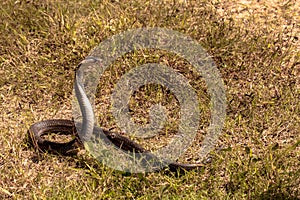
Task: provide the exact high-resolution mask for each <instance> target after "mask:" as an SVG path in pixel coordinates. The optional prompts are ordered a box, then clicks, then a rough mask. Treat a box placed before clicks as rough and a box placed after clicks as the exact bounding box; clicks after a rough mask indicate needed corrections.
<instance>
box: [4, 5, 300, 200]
mask: <svg viewBox="0 0 300 200" xmlns="http://www.w3.org/2000/svg"><path fill="white" fill-rule="evenodd" d="M299 8H300V3H299V1H296V0H288V1H285V2H282V1H279V0H278V1H238V0H231V1H225V0H224V1H223V0H219V1H217V0H215V1H206V0H201V1H184V0H181V1H170V0H165V1H147V0H141V1H108V0H104V1H93V0H87V1H81V0H72V1H60V0H55V1H50V0H44V1H30V0H29V1H12V0H9V1H5V2H4V3H2V6H1V8H0V21H1V23H0V30H1V35H0V85H1V88H0V102H1V105H2V106H1V108H0V112H1V121H0V129H1V134H0V146H1V148H0V172H1V173H0V197H1V199H9V198H11V199H300V187H299V185H300V163H299V160H300V137H299V130H300V103H299V99H300V87H299V86H300V39H299V36H300V35H299V33H300V18H299V16H300V9H299ZM140 27H165V28H169V29H172V30H176V31H179V32H181V33H184V34H187V35H189V36H190V37H192V38H193V39H195V40H196V41H198V42H199V44H200V45H202V47H204V48H205V49H206V50H207V51H208V52H209V54H210V55H211V56H212V58H213V59H214V61H215V63H216V65H217V67H218V69H219V71H220V74H221V76H222V79H223V81H224V85H225V89H226V98H227V110H226V111H227V112H226V114H227V117H226V120H225V124H224V128H223V130H222V136H221V137H220V138H219V141H218V144H217V150H216V151H213V152H211V155H210V156H211V162H209V163H207V164H206V165H205V166H204V168H203V169H202V170H200V171H192V172H188V173H186V174H184V175H181V176H178V175H177V174H176V173H166V171H162V172H156V173H146V174H128V173H122V172H118V171H114V170H113V169H110V168H108V167H106V166H104V165H102V164H101V163H99V162H97V160H95V159H94V158H93V157H92V156H90V155H89V154H88V152H86V151H84V150H82V151H81V152H80V153H79V154H78V155H76V156H69V157H66V156H57V155H52V154H49V153H46V154H43V153H38V152H36V150H35V149H34V148H33V147H31V146H30V145H29V143H28V141H27V135H28V133H27V130H28V128H29V127H30V125H31V124H33V123H34V122H37V121H40V120H43V119H53V118H64V119H71V118H72V102H71V99H72V88H73V80H74V74H75V69H76V65H77V64H78V63H79V62H80V61H82V60H83V59H84V58H85V57H86V56H87V55H88V53H89V52H90V51H91V50H92V49H93V48H94V47H96V46H97V44H99V43H100V42H101V41H103V40H105V39H106V38H108V37H110V36H112V35H114V34H117V33H120V32H122V31H125V30H128V29H132V28H140ZM149 62H158V63H160V64H164V65H166V66H168V67H172V68H173V69H175V70H176V71H178V72H179V73H181V74H182V75H183V76H184V77H186V78H187V79H189V80H190V81H189V83H190V84H191V85H192V86H193V88H195V89H196V91H197V94H198V98H199V101H200V102H201V103H200V104H201V105H199V108H200V110H201V116H202V117H203V118H201V122H200V128H199V130H198V137H196V139H195V141H194V144H193V146H192V147H191V148H190V149H189V150H188V152H187V153H186V154H185V155H184V156H183V157H181V158H180V160H181V161H182V162H192V161H194V160H197V150H199V147H200V146H201V145H200V144H201V141H202V139H203V136H205V134H206V133H207V127H208V124H209V116H210V112H209V108H210V107H209V95H208V94H207V88H206V85H205V83H204V82H203V79H202V77H201V75H199V74H197V73H195V71H193V69H192V66H191V65H190V63H188V62H187V61H186V60H184V59H183V58H180V57H178V56H176V55H173V54H170V53H168V52H164V51H158V50H145V51H139V52H133V53H132V54H128V55H126V56H124V57H122V58H120V59H118V60H117V61H116V62H115V63H114V64H113V66H110V68H109V69H108V70H107V71H106V72H105V74H104V75H103V78H101V80H99V88H98V95H97V98H96V102H97V106H96V108H97V111H98V112H97V115H98V118H99V123H100V124H101V126H103V127H106V128H111V129H112V130H114V131H120V130H119V128H118V127H117V126H116V123H115V121H114V118H113V117H112V114H111V113H110V93H111V92H112V89H113V86H114V84H115V83H116V82H117V81H118V80H119V78H120V77H121V76H122V75H123V74H124V73H126V71H127V70H129V69H132V68H134V67H136V66H138V65H141V64H145V63H149ZM100 93H101V94H100ZM154 103H162V104H163V105H166V107H167V108H168V124H167V126H166V127H165V129H164V133H165V134H160V136H159V137H156V138H153V139H151V140H146V141H145V140H141V141H139V140H138V142H140V143H141V144H143V145H144V146H146V147H147V148H149V149H151V150H154V149H157V148H158V147H160V146H159V145H164V144H166V143H167V142H168V141H169V140H170V137H171V136H172V135H173V133H174V132H176V128H177V127H178V123H177V120H178V116H179V114H178V110H179V107H178V102H177V101H176V98H174V95H173V94H170V93H169V92H168V91H167V90H166V89H165V88H163V87H157V86H155V85H149V86H145V87H143V88H141V89H140V90H139V91H138V92H136V93H135V94H134V96H133V97H132V99H131V101H130V108H131V109H132V114H133V120H134V121H135V122H137V123H140V124H145V123H147V122H148V121H149V117H148V112H149V110H148V109H149V107H150V106H151V105H153V104H154Z"/></svg>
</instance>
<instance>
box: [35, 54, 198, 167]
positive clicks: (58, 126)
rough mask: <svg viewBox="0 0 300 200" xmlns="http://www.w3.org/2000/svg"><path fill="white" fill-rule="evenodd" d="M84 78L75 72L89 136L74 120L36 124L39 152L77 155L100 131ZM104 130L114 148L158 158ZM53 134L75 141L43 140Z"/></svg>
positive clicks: (170, 164)
mask: <svg viewBox="0 0 300 200" xmlns="http://www.w3.org/2000/svg"><path fill="white" fill-rule="evenodd" d="M92 59H93V58H92ZM88 61H89V60H85V61H83V62H88ZM83 62H82V63H80V64H79V65H78V67H77V69H78V68H79V67H80V66H81V64H83ZM81 76H82V74H81V72H80V70H77V71H76V73H75V82H74V88H75V95H76V98H77V101H78V103H79V106H80V111H81V114H82V124H81V129H80V131H81V132H82V133H86V134H85V135H82V136H81V138H80V137H79V134H78V132H77V130H76V126H75V123H74V121H73V120H66V119H49V120H44V121H40V122H37V123H34V124H33V125H31V126H30V128H29V135H30V138H31V141H32V143H33V144H34V146H35V148H36V149H38V150H39V151H48V152H51V153H58V154H63V155H69V154H74V153H77V152H78V150H79V149H81V148H83V147H84V145H83V142H82V140H83V141H87V140H89V138H90V134H92V133H93V131H94V130H95V129H100V127H94V113H93V109H92V106H91V104H90V102H89V99H88V97H87V95H86V94H85V91H84V87H83V85H82V82H81ZM102 131H103V133H104V135H103V136H100V137H101V139H106V140H107V142H111V143H112V144H113V145H115V147H117V148H120V149H122V150H124V151H129V152H136V153H147V155H148V156H150V157H152V158H153V159H156V156H155V155H154V154H152V153H151V152H150V151H148V150H147V149H145V148H144V147H142V146H141V145H139V144H138V143H136V142H134V141H132V140H130V139H129V138H127V137H125V136H123V135H121V134H119V133H115V132H111V131H109V130H106V129H102ZM49 133H55V134H64V135H72V136H73V139H72V140H71V141H68V142H64V143H59V142H54V141H50V140H47V139H45V138H43V136H44V135H47V134H49ZM203 166H204V164H203V163H195V164H183V163H178V162H171V163H168V165H166V167H167V168H169V170H170V171H177V172H178V171H179V172H183V171H190V170H197V169H201V168H203ZM158 170H161V168H158Z"/></svg>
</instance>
